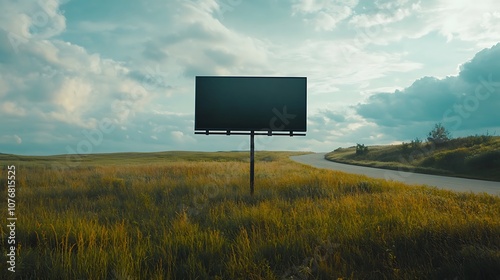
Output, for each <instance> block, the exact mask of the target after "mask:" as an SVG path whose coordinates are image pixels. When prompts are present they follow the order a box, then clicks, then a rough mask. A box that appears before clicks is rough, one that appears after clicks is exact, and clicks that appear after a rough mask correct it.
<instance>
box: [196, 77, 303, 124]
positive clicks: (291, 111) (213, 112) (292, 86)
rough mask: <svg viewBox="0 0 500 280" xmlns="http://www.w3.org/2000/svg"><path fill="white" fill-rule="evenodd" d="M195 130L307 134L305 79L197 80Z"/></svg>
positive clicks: (216, 78)
mask: <svg viewBox="0 0 500 280" xmlns="http://www.w3.org/2000/svg"><path fill="white" fill-rule="evenodd" d="M195 94H196V95H195V98H196V100H195V130H235V131H251V130H255V131H306V111H307V106H306V103H307V78H305V77H227V76H198V77H196V84H195Z"/></svg>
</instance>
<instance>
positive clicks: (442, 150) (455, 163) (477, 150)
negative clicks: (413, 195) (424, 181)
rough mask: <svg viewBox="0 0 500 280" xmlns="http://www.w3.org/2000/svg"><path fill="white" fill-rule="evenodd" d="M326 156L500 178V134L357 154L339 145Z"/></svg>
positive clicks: (370, 149)
mask: <svg viewBox="0 0 500 280" xmlns="http://www.w3.org/2000/svg"><path fill="white" fill-rule="evenodd" d="M325 158H326V159H328V160H331V161H336V162H342V163H349V164H356V165H363V166H372V167H378V168H388V169H395V170H402V171H410V172H420V173H429V174H439V175H447V176H456V177H465V178H476V179H485V180H494V181H500V172H499V171H500V137H499V136H484V135H483V136H469V137H463V138H456V139H451V140H448V141H446V142H443V143H432V142H426V143H407V144H401V145H388V146H370V147H368V151H367V152H366V153H364V154H356V147H350V148H339V149H336V150H335V151H333V152H330V153H328V154H327V155H326V156H325Z"/></svg>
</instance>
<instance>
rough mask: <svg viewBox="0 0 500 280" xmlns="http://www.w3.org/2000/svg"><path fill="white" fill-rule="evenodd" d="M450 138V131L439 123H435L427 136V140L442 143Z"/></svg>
mask: <svg viewBox="0 0 500 280" xmlns="http://www.w3.org/2000/svg"><path fill="white" fill-rule="evenodd" d="M450 139H451V136H450V132H449V131H448V130H447V129H446V128H445V127H444V126H443V125H442V124H441V123H437V124H435V125H434V129H433V130H431V131H430V132H429V134H428V136H427V140H428V141H429V142H434V143H444V142H446V141H448V140H450Z"/></svg>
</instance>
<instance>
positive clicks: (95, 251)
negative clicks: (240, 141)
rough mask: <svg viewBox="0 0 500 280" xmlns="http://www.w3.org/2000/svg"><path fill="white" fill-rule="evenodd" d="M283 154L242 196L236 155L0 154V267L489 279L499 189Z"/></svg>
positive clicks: (59, 273)
mask: <svg viewBox="0 0 500 280" xmlns="http://www.w3.org/2000/svg"><path fill="white" fill-rule="evenodd" d="M293 154H297V153H289V152H257V153H256V158H257V162H256V166H255V168H256V170H255V175H256V177H255V187H256V189H255V195H254V196H250V195H249V186H248V168H249V167H248V162H247V161H248V153H234V152H227V153H226V152H220V153H190V152H166V153H146V154H137V153H133V154H108V155H88V156H85V157H81V158H78V157H76V156H74V157H66V156H55V157H18V156H11V155H10V156H9V155H2V157H1V161H0V162H1V163H2V165H1V166H0V172H1V174H0V195H1V197H2V200H3V201H5V198H6V197H7V187H6V186H7V180H6V175H7V166H10V165H15V166H16V174H15V181H16V183H15V185H16V193H15V195H16V196H15V200H16V209H17V210H16V215H17V217H18V220H17V221H16V234H15V237H16V242H17V249H16V272H15V273H11V272H8V271H7V268H6V267H7V262H6V258H7V257H6V255H5V253H3V257H0V258H1V259H2V261H1V262H0V275H2V277H3V278H2V279H498V278H497V277H498V275H500V219H499V216H498V215H499V213H500V198H499V197H496V196H491V195H487V194H472V193H456V192H452V191H446V190H438V189H436V188H428V187H424V186H408V185H405V184H403V183H400V182H388V181H385V180H382V179H371V178H368V177H365V176H358V175H352V174H346V173H342V172H337V171H332V170H323V169H315V168H312V167H309V166H306V165H301V164H298V163H296V162H293V161H291V160H290V159H289V158H288V157H289V156H290V155H293ZM70 158H71V159H70ZM1 205H2V207H1V210H0V215H1V216H2V217H3V219H5V217H7V213H6V212H7V205H6V204H5V202H3V204H1ZM4 222H5V220H4ZM8 231H9V229H8V228H7V227H6V226H2V227H0V235H1V238H2V240H6V237H7V235H9V234H10V233H9V232H8ZM7 246H8V245H7V242H1V243H0V251H2V252H7V251H8V249H7Z"/></svg>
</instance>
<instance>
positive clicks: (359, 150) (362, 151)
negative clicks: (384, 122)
mask: <svg viewBox="0 0 500 280" xmlns="http://www.w3.org/2000/svg"><path fill="white" fill-rule="evenodd" d="M367 153H368V147H367V146H365V144H356V154H357V155H366V154H367Z"/></svg>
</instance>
